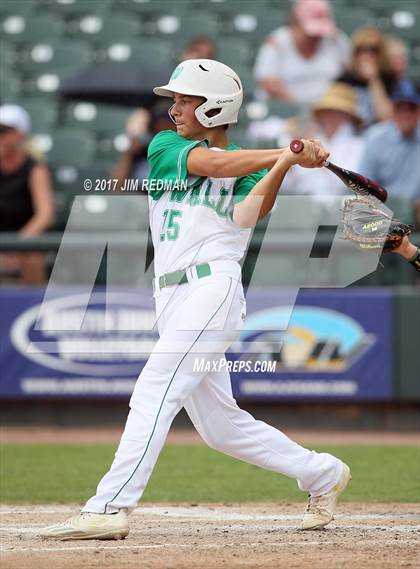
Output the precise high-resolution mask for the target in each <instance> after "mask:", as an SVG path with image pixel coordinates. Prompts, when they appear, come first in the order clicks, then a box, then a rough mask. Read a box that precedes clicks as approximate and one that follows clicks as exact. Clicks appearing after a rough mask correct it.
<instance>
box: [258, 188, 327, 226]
mask: <svg viewBox="0 0 420 569" xmlns="http://www.w3.org/2000/svg"><path fill="white" fill-rule="evenodd" d="M282 198H283V199H282ZM292 198H294V196H282V195H280V197H279V198H278V199H277V201H276V205H275V208H274V210H273V214H272V215H271V218H270V225H269V228H270V231H284V230H286V229H302V230H304V229H307V228H308V220H307V218H308V217H310V219H311V223H312V224H315V223H317V221H319V220H321V219H322V214H323V206H322V205H321V204H319V203H318V202H317V201H316V200H314V199H311V196H297V199H296V200H293V199H292ZM302 200H305V215H304V216H302V215H299V213H300V212H299V210H298V208H299V207H300V205H301V204H302ZM276 210H277V211H276Z"/></svg>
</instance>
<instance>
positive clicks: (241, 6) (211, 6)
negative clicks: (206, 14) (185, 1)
mask: <svg viewBox="0 0 420 569" xmlns="http://www.w3.org/2000/svg"><path fill="white" fill-rule="evenodd" d="M202 3H204V4H205V6H206V8H207V10H211V11H212V12H214V13H216V14H219V16H220V17H222V18H225V17H231V16H232V14H233V15H236V14H240V13H241V12H243V13H251V14H252V13H254V12H256V11H257V12H264V11H265V10H267V9H270V8H273V5H272V4H270V0H258V3H256V2H255V1H254V0H210V1H208V0H202V2H200V5H201V4H202Z"/></svg>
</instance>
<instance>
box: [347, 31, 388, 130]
mask: <svg viewBox="0 0 420 569" xmlns="http://www.w3.org/2000/svg"><path fill="white" fill-rule="evenodd" d="M352 42H353V48H352V59H351V65H350V69H349V71H347V72H345V73H344V74H342V75H341V76H340V77H339V78H338V81H344V82H345V83H348V84H349V85H351V86H352V87H354V88H355V89H356V90H357V96H358V106H359V113H360V114H361V116H362V118H363V120H364V121H365V123H366V125H370V124H373V123H375V122H377V121H383V120H388V119H389V118H391V116H392V103H391V100H390V95H391V93H392V91H393V90H394V89H395V88H396V85H397V76H396V75H395V73H394V72H393V71H392V69H391V61H390V58H389V54H388V50H387V44H386V39H385V35H384V34H383V33H382V31H381V30H378V29H377V28H373V27H368V28H363V29H360V30H358V31H356V32H355V33H354V34H353V36H352Z"/></svg>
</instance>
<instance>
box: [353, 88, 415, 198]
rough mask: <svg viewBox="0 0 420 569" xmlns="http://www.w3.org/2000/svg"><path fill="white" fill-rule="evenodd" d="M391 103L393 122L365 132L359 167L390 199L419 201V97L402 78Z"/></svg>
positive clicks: (375, 126) (381, 124)
mask: <svg viewBox="0 0 420 569" xmlns="http://www.w3.org/2000/svg"><path fill="white" fill-rule="evenodd" d="M392 101H393V118H392V120H390V121H386V122H382V123H380V124H377V125H374V126H372V127H371V128H370V129H368V130H367V131H366V133H365V148H364V151H363V154H362V160H361V163H360V165H359V167H358V168H359V171H360V172H361V173H362V174H364V175H365V176H368V177H370V178H373V179H374V180H377V181H378V182H379V183H380V184H382V185H383V186H384V187H385V188H386V189H387V190H388V193H389V197H393V198H405V199H415V200H420V169H419V156H420V123H419V119H420V112H419V108H420V95H419V93H418V92H417V91H416V88H415V86H414V85H413V83H412V82H411V81H409V80H408V79H405V80H404V81H402V82H401V83H400V85H399V87H398V89H397V90H396V91H395V92H394V94H393V96H392Z"/></svg>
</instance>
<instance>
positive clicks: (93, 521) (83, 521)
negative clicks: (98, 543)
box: [39, 510, 129, 541]
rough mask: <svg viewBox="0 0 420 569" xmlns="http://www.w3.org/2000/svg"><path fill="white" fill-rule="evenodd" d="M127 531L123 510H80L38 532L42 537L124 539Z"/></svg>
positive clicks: (125, 516) (126, 521)
mask: <svg viewBox="0 0 420 569" xmlns="http://www.w3.org/2000/svg"><path fill="white" fill-rule="evenodd" d="M128 532H129V528H128V518H127V514H126V512H125V510H120V511H119V512H118V513H117V514H93V513H87V512H82V513H81V514H79V515H78V516H75V517H73V518H70V519H68V520H66V521H64V522H62V523H60V524H56V525H54V526H48V527H46V528H44V529H43V530H42V531H41V532H40V534H39V535H40V536H41V537H43V538H53V539H60V540H63V541H65V540H69V539H124V538H125V537H126V536H127V535H128Z"/></svg>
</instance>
